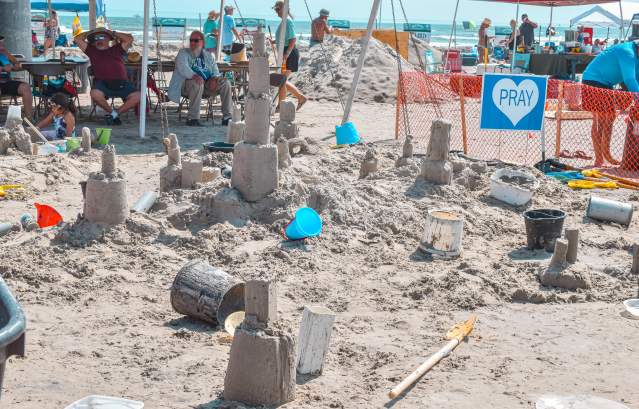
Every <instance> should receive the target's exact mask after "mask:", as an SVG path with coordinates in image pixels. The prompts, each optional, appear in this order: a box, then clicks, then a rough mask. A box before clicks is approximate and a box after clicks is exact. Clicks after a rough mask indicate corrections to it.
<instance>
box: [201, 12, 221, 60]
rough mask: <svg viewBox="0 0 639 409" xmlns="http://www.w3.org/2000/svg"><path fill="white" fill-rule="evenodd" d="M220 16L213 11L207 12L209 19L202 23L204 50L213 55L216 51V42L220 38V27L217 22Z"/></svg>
mask: <svg viewBox="0 0 639 409" xmlns="http://www.w3.org/2000/svg"><path fill="white" fill-rule="evenodd" d="M219 18H220V14H219V13H218V12H217V11H215V10H211V11H209V17H208V18H207V19H206V21H205V22H204V26H203V27H202V31H203V32H204V35H205V38H204V49H205V50H206V51H208V52H210V53H214V52H215V51H216V49H217V40H218V38H220V25H219V24H218V22H217V20H218V19H219Z"/></svg>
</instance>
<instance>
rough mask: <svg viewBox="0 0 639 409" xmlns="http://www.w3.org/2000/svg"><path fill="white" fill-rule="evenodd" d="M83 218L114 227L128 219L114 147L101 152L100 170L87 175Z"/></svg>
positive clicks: (120, 172) (124, 191)
mask: <svg viewBox="0 0 639 409" xmlns="http://www.w3.org/2000/svg"><path fill="white" fill-rule="evenodd" d="M84 217H85V218H86V219H87V220H89V221H90V222H93V223H98V224H105V225H116V224H120V223H124V222H125V221H126V219H127V217H129V206H128V204H127V197H126V180H125V176H124V172H122V171H121V170H119V169H118V166H117V157H116V155H115V147H114V146H113V145H107V146H106V147H105V148H104V151H102V169H101V171H100V172H94V173H91V174H90V175H89V179H88V180H87V181H86V190H85V196H84Z"/></svg>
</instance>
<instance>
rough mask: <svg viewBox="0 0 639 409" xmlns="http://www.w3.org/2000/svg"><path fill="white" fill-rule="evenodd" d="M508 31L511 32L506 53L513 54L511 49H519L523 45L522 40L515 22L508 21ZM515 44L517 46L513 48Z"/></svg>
mask: <svg viewBox="0 0 639 409" xmlns="http://www.w3.org/2000/svg"><path fill="white" fill-rule="evenodd" d="M510 29H511V30H512V31H511V33H510V37H508V52H509V53H512V52H513V47H519V46H520V45H522V43H523V38H522V36H521V34H520V33H519V29H517V20H515V19H513V20H510ZM515 43H516V44H517V45H516V46H515Z"/></svg>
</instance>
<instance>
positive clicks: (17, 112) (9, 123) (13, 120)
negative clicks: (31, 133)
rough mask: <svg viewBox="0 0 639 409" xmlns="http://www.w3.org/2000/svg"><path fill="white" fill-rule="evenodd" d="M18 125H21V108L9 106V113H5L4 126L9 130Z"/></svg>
mask: <svg viewBox="0 0 639 409" xmlns="http://www.w3.org/2000/svg"><path fill="white" fill-rule="evenodd" d="M19 124H22V108H20V106H19V105H9V112H7V120H6V121H5V123H4V126H5V127H7V128H11V127H14V126H16V125H19Z"/></svg>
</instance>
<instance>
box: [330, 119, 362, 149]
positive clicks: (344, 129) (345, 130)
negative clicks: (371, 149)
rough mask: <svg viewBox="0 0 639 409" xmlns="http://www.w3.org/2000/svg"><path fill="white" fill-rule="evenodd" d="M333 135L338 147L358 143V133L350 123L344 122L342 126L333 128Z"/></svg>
mask: <svg viewBox="0 0 639 409" xmlns="http://www.w3.org/2000/svg"><path fill="white" fill-rule="evenodd" d="M335 135H336V136H337V144H338V145H354V144H356V143H358V142H359V139H360V138H359V133H357V128H355V124H354V123H352V122H346V123H345V124H344V125H338V126H336V127H335Z"/></svg>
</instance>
